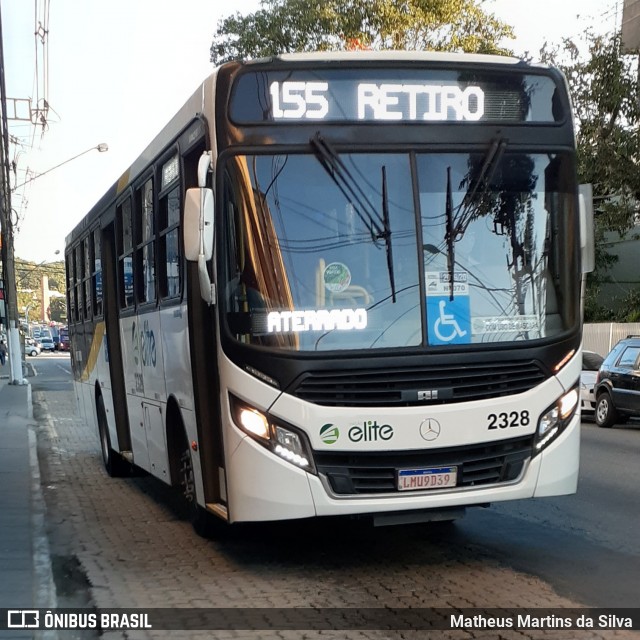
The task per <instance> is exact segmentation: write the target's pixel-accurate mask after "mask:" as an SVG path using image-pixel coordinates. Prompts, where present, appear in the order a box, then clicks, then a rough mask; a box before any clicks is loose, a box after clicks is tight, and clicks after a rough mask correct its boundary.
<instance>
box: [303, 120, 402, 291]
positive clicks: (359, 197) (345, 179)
mask: <svg viewBox="0 0 640 640" xmlns="http://www.w3.org/2000/svg"><path fill="white" fill-rule="evenodd" d="M309 144H310V145H311V148H312V149H313V151H314V153H315V155H316V157H317V158H318V161H319V162H320V165H321V166H322V168H323V169H324V170H325V171H326V172H327V173H328V174H329V176H330V177H331V179H332V180H333V181H334V182H335V183H336V185H337V186H338V189H340V191H341V192H342V195H344V197H345V198H346V199H347V201H348V202H349V203H351V204H352V205H353V209H354V211H355V212H356V215H357V216H358V218H360V220H361V222H362V224H364V226H365V227H366V228H367V229H368V231H369V233H370V235H371V240H373V243H374V244H375V245H376V246H378V241H379V240H384V242H385V248H386V252H387V269H388V272H389V284H390V286H391V296H392V301H393V302H395V301H396V291H395V277H394V270H393V255H392V250H391V226H390V224H389V202H388V196H387V173H386V167H382V216H380V214H379V213H378V211H377V210H376V209H375V207H374V206H373V205H372V204H371V203H370V202H369V199H368V198H367V195H366V194H365V192H364V191H363V189H362V187H361V186H360V185H359V184H358V181H357V180H356V179H355V178H354V177H353V175H352V174H351V172H350V171H349V169H348V167H347V166H346V165H345V163H344V162H343V161H342V158H340V155H339V154H338V153H337V151H335V150H334V149H333V147H332V146H331V145H330V144H329V143H328V142H327V141H326V140H325V139H324V138H323V137H322V136H321V135H320V133H316V135H315V136H313V137H312V138H311V139H310V140H309Z"/></svg>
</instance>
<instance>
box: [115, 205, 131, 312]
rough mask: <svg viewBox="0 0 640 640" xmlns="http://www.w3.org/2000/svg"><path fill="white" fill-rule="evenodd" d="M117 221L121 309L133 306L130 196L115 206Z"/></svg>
mask: <svg viewBox="0 0 640 640" xmlns="http://www.w3.org/2000/svg"><path fill="white" fill-rule="evenodd" d="M117 221H118V230H117V233H118V283H119V286H118V289H119V292H120V295H119V303H120V308H121V309H127V308H128V307H131V306H133V240H132V228H131V198H127V199H126V200H124V201H123V202H122V203H121V204H120V205H119V206H118V208H117Z"/></svg>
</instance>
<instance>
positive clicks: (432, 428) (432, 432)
mask: <svg viewBox="0 0 640 640" xmlns="http://www.w3.org/2000/svg"><path fill="white" fill-rule="evenodd" d="M440 431H441V427H440V423H439V422H438V421H437V420H434V419H433V418H427V419H426V420H423V421H422V423H421V424H420V435H421V436H422V437H423V438H424V439H425V440H428V441H429V442H432V441H433V440H435V439H436V438H437V437H438V436H439V435H440Z"/></svg>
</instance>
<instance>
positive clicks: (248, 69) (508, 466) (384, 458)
mask: <svg viewBox="0 0 640 640" xmlns="http://www.w3.org/2000/svg"><path fill="white" fill-rule="evenodd" d="M149 106H151V105H149ZM578 194H579V189H578V184H577V180H576V149H575V135H574V129H573V122H572V113H571V106H570V100H569V96H568V94H567V88H566V84H565V81H564V79H563V77H562V75H561V74H560V73H559V72H558V71H556V70H554V69H551V68H548V67H544V66H536V65H527V64H525V63H523V62H521V61H518V60H515V59H511V58H502V57H489V56H468V55H453V54H434V53H414V52H412V53H405V52H402V53H401V52H394V53H391V52H386V53H374V52H350V53H339V54H338V53H336V54H331V53H322V54H292V55H283V56H280V57H273V58H269V59H261V60H255V61H252V62H248V63H228V64H225V65H223V66H221V67H220V68H218V69H217V70H215V71H214V72H213V73H212V75H211V76H210V77H208V78H207V79H206V80H205V81H204V82H203V83H202V85H201V86H200V87H198V89H197V91H196V92H195V93H194V94H193V96H192V97H191V98H190V99H189V100H188V101H187V102H186V104H185V105H184V106H183V107H182V109H181V110H180V111H179V113H178V114H177V115H176V116H175V117H174V118H173V119H172V120H171V122H169V123H168V124H167V126H166V127H165V128H164V129H163V130H162V131H161V132H160V133H159V134H158V136H157V137H156V138H155V139H154V140H153V142H152V143H151V144H150V145H149V146H148V147H147V148H146V149H145V150H144V151H143V153H142V154H141V155H140V156H139V158H138V159H137V160H136V161H135V162H134V163H133V164H132V165H131V167H129V169H128V170H127V171H126V172H125V173H124V174H123V175H122V176H121V177H120V179H119V180H117V182H116V183H115V184H114V185H113V187H112V188H111V189H110V190H109V191H108V192H107V193H106V194H105V195H104V197H103V198H102V199H101V200H100V201H99V202H98V203H97V204H96V205H95V206H94V207H93V208H92V209H91V211H90V212H89V213H88V214H87V215H86V217H85V218H84V219H83V220H82V221H81V222H80V223H79V224H78V225H77V227H76V228H75V229H74V230H73V231H72V232H71V233H70V235H69V236H68V238H67V248H66V269H67V294H68V310H69V312H68V316H69V333H70V339H71V352H72V363H73V370H74V376H75V380H76V390H77V396H78V401H79V405H80V407H81V409H82V411H83V413H84V415H85V417H86V419H87V420H88V421H90V422H91V423H93V424H94V425H95V428H96V430H97V433H99V435H100V442H101V445H102V455H103V458H104V463H105V466H106V469H107V471H108V472H109V473H110V474H112V475H119V474H123V473H127V472H128V470H129V469H130V468H131V466H132V465H134V466H136V467H140V468H142V469H143V470H145V471H147V472H149V473H150V474H153V475H154V476H156V477H157V478H160V479H161V480H163V481H164V482H166V483H168V484H171V485H173V486H176V487H178V488H180V489H181V491H182V492H183V493H184V495H185V498H186V499H187V500H188V502H189V504H190V505H191V511H192V514H193V522H194V525H195V527H196V529H197V530H198V531H199V532H202V533H206V532H207V530H208V528H209V525H210V524H211V523H212V522H216V519H215V518H212V516H217V517H218V518H220V519H222V520H224V521H227V522H228V523H235V522H243V521H264V520H283V519H298V518H312V517H318V516H339V515H348V516H353V517H371V518H372V519H374V520H375V522H376V523H377V524H385V523H402V522H415V521H426V520H434V519H454V518H456V517H458V516H459V515H461V514H462V513H463V512H464V509H465V508H466V507H470V506H474V505H483V506H486V505H487V504H489V503H492V502H496V501H504V500H513V499H521V498H531V497H540V496H552V495H560V494H568V493H572V492H574V491H575V489H576V483H577V476H578V459H579V426H580V416H579V407H578V405H579V402H578V398H579V394H578V391H579V389H578V383H579V374H580V370H581V331H582V322H581V279H582V274H583V271H584V270H585V265H586V263H587V262H588V259H587V258H585V255H586V254H585V248H584V247H583V246H582V245H585V244H587V243H586V242H585V241H584V240H582V242H581V237H582V235H581V210H580V207H579V195H578ZM583 222H584V221H583ZM583 226H585V225H583ZM587 253H588V252H587Z"/></svg>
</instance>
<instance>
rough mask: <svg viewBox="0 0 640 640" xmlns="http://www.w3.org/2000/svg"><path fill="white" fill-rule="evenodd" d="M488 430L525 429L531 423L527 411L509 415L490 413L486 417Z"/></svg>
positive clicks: (512, 412) (513, 412)
mask: <svg viewBox="0 0 640 640" xmlns="http://www.w3.org/2000/svg"><path fill="white" fill-rule="evenodd" d="M487 420H488V421H489V426H488V429H508V428H510V427H527V426H529V423H530V421H531V418H530V416H529V412H528V411H511V412H510V413H506V412H503V413H490V414H489V415H488V416H487Z"/></svg>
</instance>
